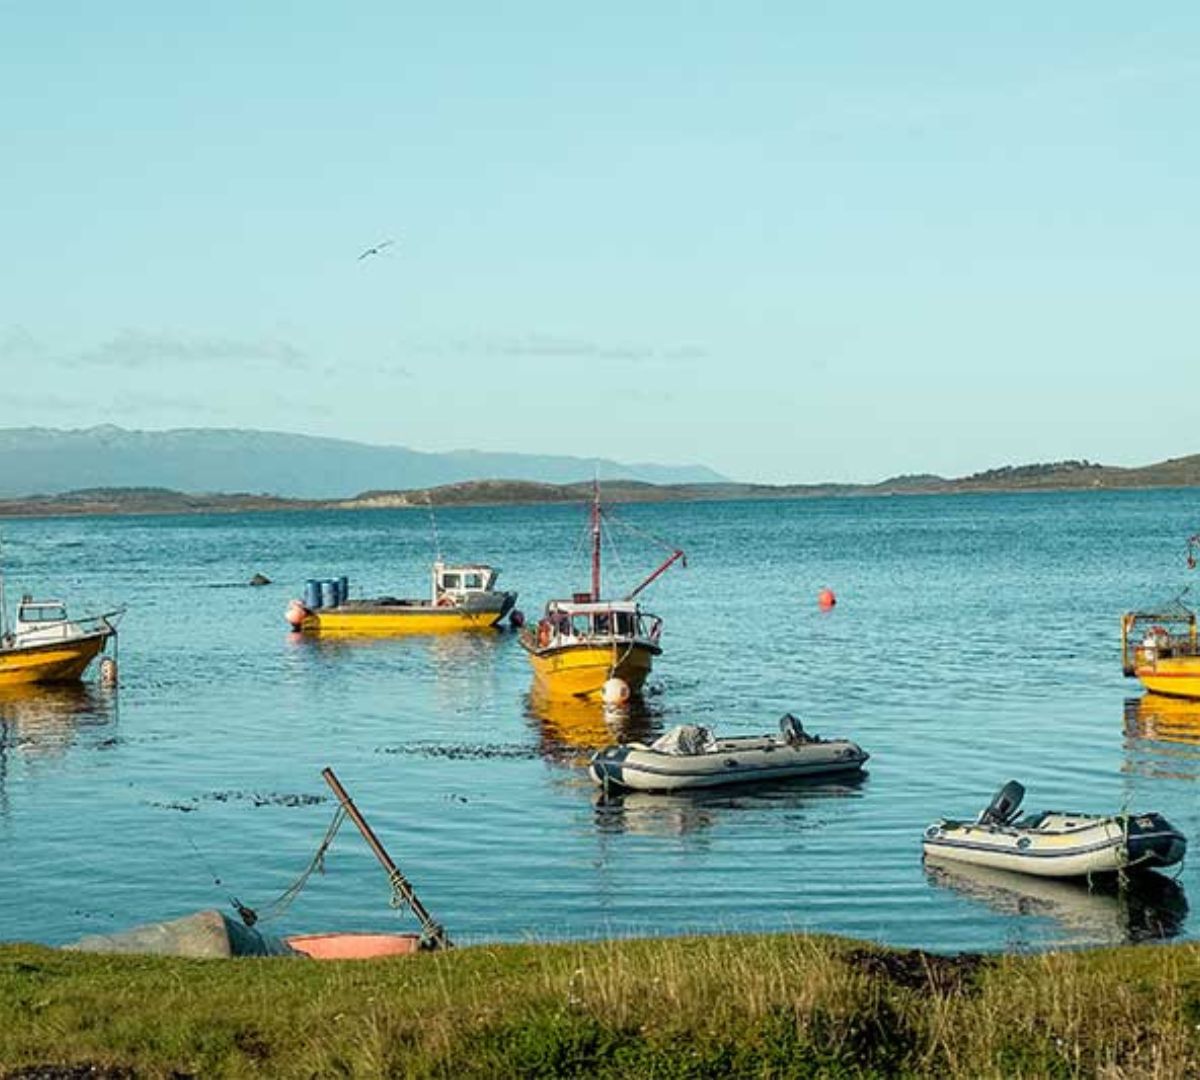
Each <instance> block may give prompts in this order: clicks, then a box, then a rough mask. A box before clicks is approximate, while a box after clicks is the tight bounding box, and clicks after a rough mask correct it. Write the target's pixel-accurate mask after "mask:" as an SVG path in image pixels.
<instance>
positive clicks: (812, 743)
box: [588, 713, 870, 791]
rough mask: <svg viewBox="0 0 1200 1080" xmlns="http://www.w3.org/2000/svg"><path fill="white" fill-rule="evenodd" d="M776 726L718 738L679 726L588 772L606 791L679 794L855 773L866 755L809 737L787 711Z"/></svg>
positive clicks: (599, 757)
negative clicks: (772, 732) (774, 732)
mask: <svg viewBox="0 0 1200 1080" xmlns="http://www.w3.org/2000/svg"><path fill="white" fill-rule="evenodd" d="M779 727H780V734H779V735H748V736H738V737H736V738H730V739H717V738H715V737H714V736H713V734H712V733H711V732H710V731H709V730H708V729H707V728H705V727H700V726H699V725H697V724H683V725H681V726H680V727H676V728H672V729H671V730H670V731H668V732H667V733H666V734H665V735H663V736H662V737H661V738H659V739H657V740H656V741H655V742H653V743H652V744H651V745H650V746H646V745H644V744H643V743H627V744H626V745H625V746H609V747H605V748H604V749H603V750H600V751H598V752H597V753H596V754H594V755H593V756H592V760H591V763H590V765H589V769H588V771H589V772H590V773H591V776H592V779H593V780H594V781H595V782H596V783H597V784H599V785H600V786H601V787H603V788H605V789H606V790H609V789H613V790H624V789H628V790H631V791H681V790H684V789H686V788H707V787H717V786H720V785H722V784H744V783H749V782H754V781H761V780H790V779H794V778H796V777H804V776H827V775H829V774H831V773H846V772H857V771H859V770H860V769H862V767H863V765H864V764H865V763H866V761H867V758H869V757H870V755H869V754H868V753H867V752H866V751H865V750H863V749H862V747H860V746H859V745H858V744H857V743H853V742H850V741H849V740H848V739H822V738H821V737H820V736H818V735H810V734H809V733H808V732H806V731H805V730H804V727H803V725H802V724H801V723H800V721H799V720H797V719H796V717H794V716H793V715H792V714H791V713H788V714H787V715H786V716H784V717H783V719H781V720H780V722H779Z"/></svg>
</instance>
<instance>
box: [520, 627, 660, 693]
mask: <svg viewBox="0 0 1200 1080" xmlns="http://www.w3.org/2000/svg"><path fill="white" fill-rule="evenodd" d="M522 644H523V645H524V646H525V649H526V652H527V653H528V654H529V663H530V664H531V665H532V667H533V677H534V679H535V680H536V681H537V685H538V689H539V690H540V691H541V692H543V693H545V694H546V695H547V696H549V697H569V698H589V699H591V698H595V699H599V698H600V697H601V695H602V693H603V690H604V684H605V683H606V682H607V681H608V680H609V679H613V678H616V679H622V680H623V681H624V682H625V683H626V684H628V686H629V689H630V691H631V692H632V693H634V694H636V693H638V692H639V691H640V690H641V688H642V686H643V684H644V683H645V682H646V676H647V675H649V674H650V670H651V668H652V667H653V665H654V657H655V656H656V655H657V654H658V653H659V652H660V651H661V650H660V649H658V648H657V647H655V646H651V645H644V644H641V643H639V642H634V643H632V644H629V643H625V642H615V643H613V644H605V645H596V644H579V645H560V646H557V647H554V648H548V649H539V648H537V647H536V646H531V645H530V644H529V641H528V640H527V638H522Z"/></svg>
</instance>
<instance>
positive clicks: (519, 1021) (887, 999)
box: [0, 934, 1200, 1080]
mask: <svg viewBox="0 0 1200 1080" xmlns="http://www.w3.org/2000/svg"><path fill="white" fill-rule="evenodd" d="M1198 1074H1200V946H1197V945H1195V944H1186V943H1185V944H1170V945H1158V946H1124V947H1116V948H1106V949H1094V950H1088V951H1066V952H1048V953H1001V954H962V955H956V956H944V955H938V954H933V953H926V952H920V951H906V950H897V949H889V948H885V947H882V946H878V945H874V944H870V943H866V942H859V941H853V940H848V939H844V938H835V937H827V936H816V935H807V934H772V935H754V936H743V935H722V936H691V937H678V938H659V939H640V940H605V941H587V942H582V941H581V942H571V943H564V944H520V945H499V944H495V945H475V946H470V947H466V948H460V949H456V950H453V951H451V952H447V953H426V954H419V955H416V956H412V957H405V958H395V959H388V960H381V961H365V962H362V961H360V962H340V963H315V962H308V961H300V960H292V959H284V958H265V959H242V960H183V959H176V958H160V957H130V956H111V955H110V956H89V955H85V954H80V953H70V952H61V951H57V950H54V949H49V948H44V947H41V946H33V945H11V944H10V945H5V946H0V1077H4V1078H15V1077H23V1078H31V1077H34V1076H37V1077H43V1078H65V1077H82V1076H89V1077H93V1078H96V1077H99V1078H108V1080H116V1078H121V1080H125V1078H128V1077H173V1078H177V1080H183V1078H185V1077H241V1076H252V1075H253V1076H257V1075H262V1076H268V1075H269V1076H273V1077H281V1078H287V1077H312V1076H388V1077H495V1076H522V1077H535V1076H536V1077H556V1076H589V1077H629V1076H639V1077H641V1076H647V1077H649V1076H654V1077H671V1078H690V1077H696V1078H699V1077H711V1076H764V1077H766V1076H770V1077H813V1076H843V1077H851V1076H913V1077H923V1076H929V1077H933V1076H938V1077H1002V1076H1003V1077H1022V1076H1024V1077H1043V1076H1055V1077H1073V1076H1114V1077H1117V1076H1119V1077H1141V1076H1146V1077H1149V1076H1155V1077H1160V1076H1161V1077H1167V1076H1170V1077H1176V1076H1177V1077H1183V1076H1195V1075H1198Z"/></svg>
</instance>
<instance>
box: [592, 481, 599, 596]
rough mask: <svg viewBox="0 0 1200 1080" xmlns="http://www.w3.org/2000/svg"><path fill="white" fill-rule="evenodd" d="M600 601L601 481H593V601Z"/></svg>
mask: <svg viewBox="0 0 1200 1080" xmlns="http://www.w3.org/2000/svg"><path fill="white" fill-rule="evenodd" d="M599 599H600V481H599V480H595V479H594V480H592V601H593V602H596V601H598V600H599Z"/></svg>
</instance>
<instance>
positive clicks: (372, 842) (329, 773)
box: [321, 768, 451, 949]
mask: <svg viewBox="0 0 1200 1080" xmlns="http://www.w3.org/2000/svg"><path fill="white" fill-rule="evenodd" d="M321 776H322V777H324V779H325V783H327V784H328V785H329V787H330V790H331V791H332V792H333V793H334V795H336V796H337V800H338V802H339V803H341V804H342V809H343V810H345V811H346V816H347V817H348V818H349V819H350V820H351V821H353V822H354V824H355V825H357V826H358V831H359V832H360V833H362V835H363V839H364V840H366V842H367V846H368V847H369V848H370V849H371V851H372V852H374V854H375V858H377V859H378V860H379V863H380V865H381V866H382V867H383V868H384V869H385V870H386V871H387V874H388V883H389V884H390V885H391V886H392V890H393V891H394V892H395V893H396V894H397V895H399V896H400V897H401V898H402V899H403V900H404V902H405V903H406V904H408V906H409V907H410V908H412V911H413V914H414V915H415V916H416V917H417V919H418V920H419V921H420V923H421V931H422V933H423V934H424V935H425V939H426V940H427V941H428V942H429V944H430V945H431V946H432V947H433V948H435V949H449V948H451V942H450V939H449V938H448V937H447V936H446V931H445V930H444V929H443V928H442V926H441V924H440V923H438V922H435V921H434V919H433V916H432V915H430V914H429V912H428V910H427V909H426V907H425V905H424V904H422V903H421V901H420V900H418V899H417V894H416V893H415V892H413V887H412V885H410V884H409V882H408V879H407V878H406V877H405V876H404V875H403V874H402V873H401V872H400V868H399V867H398V866H397V865H396V864H395V863H394V862H393V861H392V857H391V856H390V855H389V854H388V853H387V849H386V848H385V847H384V846H383V844H381V843H380V842H379V837H377V836H376V835H375V833H374V832H373V831H372V829H371V826H370V825H368V824H367V822H366V819H365V818H364V817H363V816H362V814H360V813H359V811H358V807H357V806H355V805H354V800H353V799H351V798H350V796H349V795H347V794H346V789H345V788H344V787H342V784H341V781H340V780H338V778H337V777H336V776H335V775H334V773H333V770H332V769H330V768H325V769H322V770H321Z"/></svg>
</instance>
